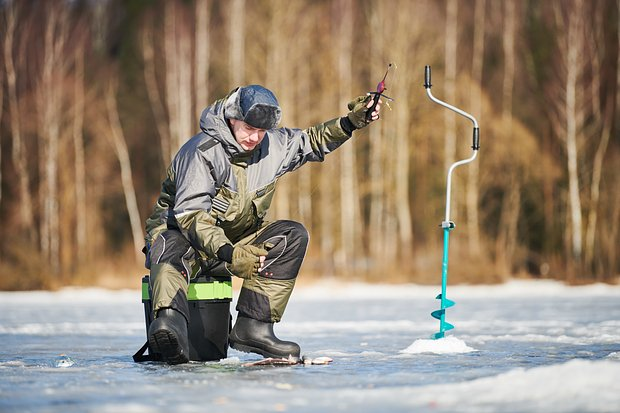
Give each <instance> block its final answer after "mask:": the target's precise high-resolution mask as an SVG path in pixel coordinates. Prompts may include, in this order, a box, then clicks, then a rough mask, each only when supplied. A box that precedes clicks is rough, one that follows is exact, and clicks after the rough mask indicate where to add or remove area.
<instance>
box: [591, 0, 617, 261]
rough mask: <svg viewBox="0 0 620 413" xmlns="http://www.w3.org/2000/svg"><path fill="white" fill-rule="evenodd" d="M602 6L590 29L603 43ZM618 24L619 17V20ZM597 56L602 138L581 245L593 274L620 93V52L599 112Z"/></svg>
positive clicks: (596, 109)
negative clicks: (603, 187) (613, 89)
mask: <svg viewBox="0 0 620 413" xmlns="http://www.w3.org/2000/svg"><path fill="white" fill-rule="evenodd" d="M604 12H605V11H604V9H602V8H601V9H600V10H597V11H595V13H597V15H596V24H595V25H594V26H593V27H592V29H591V30H593V31H596V35H595V36H593V37H598V40H599V42H602V41H603V39H601V38H602V37H603V36H604V33H603V31H602V26H603V22H602V20H603V17H604V16H603V13H604ZM618 13H619V14H620V7H619V9H618ZM618 22H619V23H620V18H619V19H618ZM617 32H618V44H620V29H619V30H618V31H617ZM592 40H594V39H592ZM599 42H595V41H591V42H590V43H591V44H594V45H596V44H600V43H599ZM595 51H596V55H595V56H594V58H593V59H592V66H593V67H592V77H593V82H592V83H593V88H592V94H593V96H592V102H593V112H594V118H595V119H600V120H601V121H602V123H603V125H602V128H601V137H600V141H599V144H598V147H597V149H596V154H595V155H594V161H593V164H592V181H591V183H590V205H589V210H588V221H587V227H586V238H585V246H584V250H585V251H584V267H585V268H586V269H587V270H593V271H594V272H595V273H598V272H597V271H596V270H595V269H594V244H595V241H596V234H597V229H596V226H597V221H598V208H599V203H600V185H601V174H602V171H603V161H604V158H605V153H606V152H607V146H608V144H609V140H610V137H611V133H612V126H613V121H614V109H615V107H616V102H617V101H618V95H619V94H620V90H619V89H618V86H620V53H619V54H618V55H617V56H616V79H615V87H616V93H615V94H612V93H608V94H607V99H606V102H605V113H604V114H603V113H602V110H601V107H600V105H599V103H598V102H599V94H600V87H601V75H602V71H601V68H602V65H601V63H600V62H599V59H601V60H602V59H603V57H604V56H603V55H602V54H601V53H599V51H598V50H596V48H595Z"/></svg>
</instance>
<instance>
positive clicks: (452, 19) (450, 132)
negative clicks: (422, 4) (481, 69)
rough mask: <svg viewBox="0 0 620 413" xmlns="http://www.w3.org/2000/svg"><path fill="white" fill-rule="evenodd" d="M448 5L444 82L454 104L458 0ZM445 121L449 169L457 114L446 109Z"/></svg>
mask: <svg viewBox="0 0 620 413" xmlns="http://www.w3.org/2000/svg"><path fill="white" fill-rule="evenodd" d="M446 7H447V9H446V46H445V65H446V75H445V76H446V78H445V81H444V84H445V96H446V101H447V102H448V103H451V104H454V103H455V101H456V64H457V59H458V55H457V51H456V49H457V42H458V30H457V24H458V19H457V16H458V2H457V0H447V2H446ZM444 123H445V128H446V134H445V141H444V168H445V170H446V171H447V170H448V168H449V167H450V165H452V163H453V162H454V160H455V158H456V115H455V114H454V113H453V112H452V111H451V110H444ZM451 205H452V211H455V212H456V210H457V202H456V200H453V201H452V202H451Z"/></svg>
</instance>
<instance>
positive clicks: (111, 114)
mask: <svg viewBox="0 0 620 413" xmlns="http://www.w3.org/2000/svg"><path fill="white" fill-rule="evenodd" d="M105 103H106V108H107V111H108V121H109V123H110V136H111V137H112V143H113V144H114V150H115V153H116V156H117V158H118V162H119V164H120V167H121V182H122V185H123V193H124V194H125V204H126V207H127V213H128V214H129V222H130V225H131V234H132V237H133V244H134V253H135V257H136V263H140V262H141V261H142V254H141V250H142V247H143V246H144V233H143V232H142V221H141V220H140V211H139V209H138V201H137V200H136V191H135V189H134V186H133V178H132V176H133V173H132V171H131V161H130V158H129V151H128V149H127V143H126V142H125V136H124V134H123V128H122V126H121V121H120V118H119V115H118V108H117V104H116V80H115V79H113V80H111V81H110V85H109V86H108V89H107V91H106V96H105Z"/></svg>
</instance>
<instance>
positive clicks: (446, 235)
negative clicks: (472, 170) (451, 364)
mask: <svg viewBox="0 0 620 413" xmlns="http://www.w3.org/2000/svg"><path fill="white" fill-rule="evenodd" d="M431 87H432V84H431V67H430V66H425V67H424V88H425V89H426V94H427V95H428V97H429V98H430V100H432V101H433V102H435V103H437V104H439V105H441V106H443V107H445V108H447V109H450V110H451V111H453V112H456V113H458V114H459V115H461V116H464V117H466V118H467V119H469V120H470V121H471V122H472V123H473V124H474V129H473V143H472V146H471V148H472V155H471V157H469V158H467V159H463V160H460V161H457V162H454V163H453V164H452V165H451V166H450V168H449V169H448V178H447V182H446V215H445V219H444V220H443V221H442V223H441V228H443V257H442V265H441V293H440V294H439V295H438V296H437V297H435V298H436V299H438V300H441V307H440V309H439V310H435V311H433V312H432V313H431V315H432V316H433V317H434V318H436V319H438V320H439V331H438V332H437V333H435V334H433V335H432V336H431V338H433V339H438V338H443V337H444V336H445V332H446V331H448V330H452V329H453V328H454V326H453V325H452V324H450V323H448V322H447V321H446V308H450V307H452V306H454V304H455V303H454V301H452V300H449V299H448V298H447V297H446V288H447V284H448V247H449V245H450V231H452V230H453V229H454V228H455V226H456V225H455V224H454V222H452V221H451V220H450V192H451V187H452V173H453V172H454V169H456V168H457V167H458V166H461V165H465V164H467V163H470V162H472V161H473V160H474V159H476V156H477V155H478V150H479V149H480V129H479V127H478V121H477V120H476V118H474V117H473V116H472V115H470V114H469V113H467V112H465V111H463V110H461V109H459V108H457V107H454V106H452V105H450V104H448V103H446V102H444V101H442V100H439V99H437V98H436V97H435V96H433V94H432V93H431Z"/></svg>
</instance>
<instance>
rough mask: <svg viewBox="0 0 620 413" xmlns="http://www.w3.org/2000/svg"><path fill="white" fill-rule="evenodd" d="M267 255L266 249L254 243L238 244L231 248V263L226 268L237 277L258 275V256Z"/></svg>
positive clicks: (259, 263)
mask: <svg viewBox="0 0 620 413" xmlns="http://www.w3.org/2000/svg"><path fill="white" fill-rule="evenodd" d="M265 256H267V250H265V249H263V248H260V247H256V246H254V245H239V246H236V247H235V248H233V253H232V263H230V264H226V266H227V267H228V270H229V271H230V272H231V273H233V274H234V275H236V276H237V277H240V278H244V279H246V280H249V279H251V278H253V277H255V276H257V275H258V270H259V268H260V267H261V262H260V257H265Z"/></svg>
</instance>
